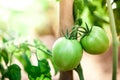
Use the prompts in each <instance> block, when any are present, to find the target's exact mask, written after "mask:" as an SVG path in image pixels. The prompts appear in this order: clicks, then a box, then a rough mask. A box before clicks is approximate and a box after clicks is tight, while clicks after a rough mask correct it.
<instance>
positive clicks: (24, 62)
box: [17, 53, 32, 72]
mask: <svg viewBox="0 0 120 80" xmlns="http://www.w3.org/2000/svg"><path fill="white" fill-rule="evenodd" d="M17 59H18V60H19V61H20V62H21V63H22V65H23V67H24V69H25V71H26V72H29V70H30V68H31V65H32V64H31V62H30V59H29V58H28V56H27V55H26V54H24V53H23V54H21V55H19V56H17Z"/></svg>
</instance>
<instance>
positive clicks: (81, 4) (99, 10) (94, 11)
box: [73, 0, 120, 36]
mask: <svg viewBox="0 0 120 80" xmlns="http://www.w3.org/2000/svg"><path fill="white" fill-rule="evenodd" d="M115 4H116V6H115ZM111 5H112V7H113V11H114V15H115V22H116V30H117V33H118V36H120V20H119V18H120V14H119V13H120V0H113V2H111ZM73 15H74V20H77V19H78V18H81V19H82V21H83V22H86V23H87V24H88V25H89V26H93V25H95V26H100V27H103V26H104V25H105V24H107V25H108V24H109V17H108V12H107V6H106V1H105V0H74V4H73Z"/></svg>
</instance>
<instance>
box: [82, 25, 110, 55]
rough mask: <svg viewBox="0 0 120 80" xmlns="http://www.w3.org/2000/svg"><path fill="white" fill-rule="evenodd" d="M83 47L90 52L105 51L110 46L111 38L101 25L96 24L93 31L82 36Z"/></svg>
mask: <svg viewBox="0 0 120 80" xmlns="http://www.w3.org/2000/svg"><path fill="white" fill-rule="evenodd" d="M80 43H81V45H82V47H83V49H84V50H85V51H86V52H88V53H90V54H101V53H104V52H105V51H106V50H107V49H108V47H109V39H108V37H107V35H106V33H105V32H104V30H103V29H102V28H100V27H97V26H94V27H93V28H92V31H91V32H90V33H88V34H87V35H85V36H84V37H82V38H81V40H80Z"/></svg>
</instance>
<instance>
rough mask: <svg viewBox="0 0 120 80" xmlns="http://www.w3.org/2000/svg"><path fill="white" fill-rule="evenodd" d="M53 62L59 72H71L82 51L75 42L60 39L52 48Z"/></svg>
mask: <svg viewBox="0 0 120 80" xmlns="http://www.w3.org/2000/svg"><path fill="white" fill-rule="evenodd" d="M52 54H53V61H54V63H55V64H56V66H57V67H58V69H59V70H61V71H68V70H72V69H74V68H75V67H77V65H78V64H79V62H80V60H81V58H82V54H83V49H82V47H81V45H80V44H79V41H77V40H69V39H66V38H65V37H61V38H59V39H58V40H56V41H55V43H54V45H53V47H52Z"/></svg>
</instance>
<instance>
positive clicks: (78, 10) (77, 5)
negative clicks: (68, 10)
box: [73, 0, 84, 21]
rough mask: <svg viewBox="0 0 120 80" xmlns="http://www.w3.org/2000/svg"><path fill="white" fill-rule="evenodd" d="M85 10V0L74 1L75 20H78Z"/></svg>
mask: <svg viewBox="0 0 120 80" xmlns="http://www.w3.org/2000/svg"><path fill="white" fill-rule="evenodd" d="M83 10H84V3H83V0H74V3H73V16H74V21H76V20H77V19H78V18H80V16H81V14H82V12H83Z"/></svg>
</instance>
